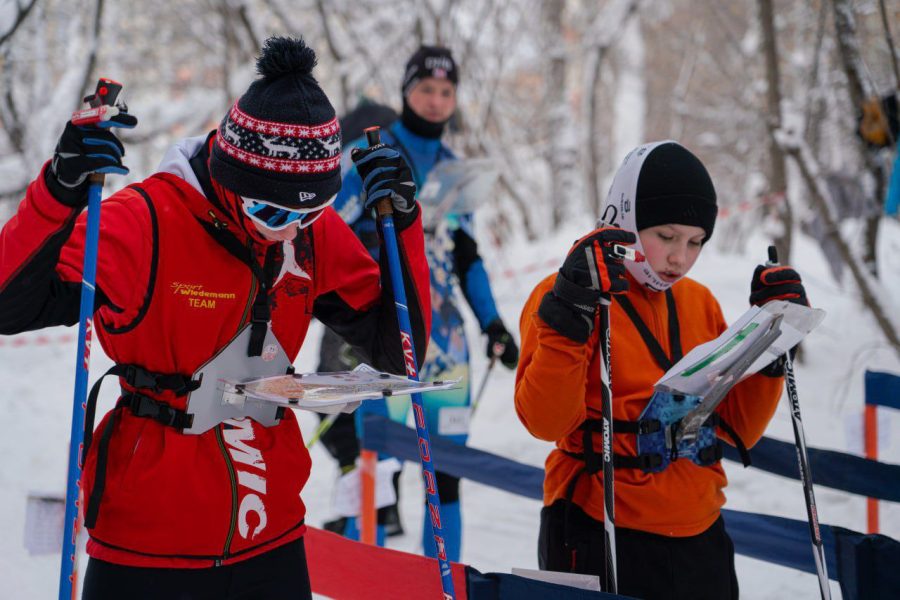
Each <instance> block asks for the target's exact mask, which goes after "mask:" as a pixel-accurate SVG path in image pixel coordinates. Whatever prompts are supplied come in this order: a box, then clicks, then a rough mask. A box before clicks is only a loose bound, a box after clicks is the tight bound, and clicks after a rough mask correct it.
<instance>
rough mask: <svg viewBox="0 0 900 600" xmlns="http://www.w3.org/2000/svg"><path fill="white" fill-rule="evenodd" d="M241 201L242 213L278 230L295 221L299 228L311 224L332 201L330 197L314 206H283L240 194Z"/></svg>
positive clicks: (266, 226) (260, 223) (268, 227)
mask: <svg viewBox="0 0 900 600" xmlns="http://www.w3.org/2000/svg"><path fill="white" fill-rule="evenodd" d="M241 200H242V201H243V209H244V214H246V215H247V216H248V217H250V218H251V219H252V220H253V221H255V222H256V223H258V224H259V225H262V226H263V227H265V228H267V229H272V230H274V231H278V230H280V229H284V228H285V227H287V226H289V225H292V224H294V223H296V224H297V225H298V226H299V227H300V229H303V228H304V227H308V226H310V225H312V223H313V222H314V221H315V220H316V219H318V218H319V217H320V216H322V213H323V212H324V211H325V208H326V207H327V206H329V205H330V204H331V203H332V202H334V198H333V197H332V198H331V199H330V200H328V202H325V203H324V204H320V205H319V206H316V207H315V208H285V207H284V206H279V205H278V204H273V203H271V202H266V201H265V200H256V199H254V198H246V197H244V196H241Z"/></svg>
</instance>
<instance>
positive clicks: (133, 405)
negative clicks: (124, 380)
mask: <svg viewBox="0 0 900 600" xmlns="http://www.w3.org/2000/svg"><path fill="white" fill-rule="evenodd" d="M116 408H127V409H128V410H130V411H131V414H133V415H134V416H136V417H140V418H142V419H153V420H154V421H156V422H157V423H159V424H160V425H165V426H166V427H174V428H175V429H178V430H179V431H180V430H182V429H185V428H187V427H190V426H191V425H193V423H194V415H191V414H189V413H187V412H185V411H183V410H180V409H177V408H175V407H173V406H172V405H170V404H167V403H165V402H162V401H160V400H157V399H156V398H151V397H150V396H145V395H144V394H138V393H135V392H132V393H129V394H124V395H123V396H122V397H121V398H119V402H118V403H117V404H116Z"/></svg>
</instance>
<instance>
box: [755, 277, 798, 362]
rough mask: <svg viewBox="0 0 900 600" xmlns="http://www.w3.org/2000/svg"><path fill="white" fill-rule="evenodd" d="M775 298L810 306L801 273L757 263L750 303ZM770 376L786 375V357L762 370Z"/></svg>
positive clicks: (759, 302)
mask: <svg viewBox="0 0 900 600" xmlns="http://www.w3.org/2000/svg"><path fill="white" fill-rule="evenodd" d="M773 300H787V301H788V302H793V303H794V304H800V305H803V306H809V299H808V298H807V297H806V289H805V288H804V287H803V282H802V281H801V280H800V274H799V273H798V272H797V271H795V270H794V269H792V268H791V267H787V266H780V265H777V266H766V265H757V266H756V270H755V271H753V281H752V282H751V283H750V304H752V305H754V306H762V305H763V304H765V303H767V302H772V301H773ZM790 353H791V358H793V357H794V355H795V354H796V353H797V347H796V346H795V347H793V348H791V350H790ZM760 373H762V374H763V375H766V376H768V377H782V376H783V375H784V358H779V359H777V360H775V361H774V362H773V363H772V364H770V365H768V366H767V367H765V368H764V369H762V370H761V371H760Z"/></svg>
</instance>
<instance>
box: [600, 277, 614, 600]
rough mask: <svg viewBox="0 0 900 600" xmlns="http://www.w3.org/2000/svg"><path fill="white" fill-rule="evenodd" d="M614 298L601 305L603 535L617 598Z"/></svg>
mask: <svg viewBox="0 0 900 600" xmlns="http://www.w3.org/2000/svg"><path fill="white" fill-rule="evenodd" d="M610 302H611V301H610V297H609V295H608V294H604V295H603V298H602V299H601V301H600V416H601V418H602V420H603V534H604V542H605V544H604V546H605V548H606V591H607V592H609V593H611V594H615V593H616V590H617V588H618V583H617V579H616V495H615V474H614V467H613V451H612V439H613V413H612V377H611V376H610V354H609V338H610V332H609V305H610Z"/></svg>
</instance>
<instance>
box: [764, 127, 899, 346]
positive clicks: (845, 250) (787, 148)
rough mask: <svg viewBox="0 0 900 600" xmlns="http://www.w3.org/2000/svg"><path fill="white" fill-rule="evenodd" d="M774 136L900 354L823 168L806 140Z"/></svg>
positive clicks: (781, 133)
mask: <svg viewBox="0 0 900 600" xmlns="http://www.w3.org/2000/svg"><path fill="white" fill-rule="evenodd" d="M772 136H773V137H774V138H775V141H776V142H777V143H778V145H779V146H780V147H781V149H782V150H783V151H784V152H785V153H787V154H788V155H789V156H790V157H791V158H793V159H794V161H795V162H796V163H797V166H798V167H799V169H800V174H801V175H802V177H803V181H804V182H805V183H806V186H807V188H809V191H810V195H811V196H812V200H813V202H814V203H815V205H816V208H817V209H818V211H819V214H820V215H821V216H822V219H823V220H824V222H825V235H827V236H828V237H829V238H830V239H831V240H832V241H833V242H834V243H835V245H836V246H837V248H838V252H839V253H840V255H841V258H842V259H843V260H844V263H845V264H846V265H847V267H848V268H849V269H850V273H852V275H853V279H854V281H856V285H857V286H858V287H859V291H860V293H861V295H862V301H863V304H864V305H865V306H866V307H867V308H868V309H869V310H870V311H871V313H872V316H873V317H875V322H876V323H877V324H878V327H879V328H880V329H881V331H882V333H884V337H885V338H887V341H888V343H890V345H891V347H892V348H893V349H894V351H895V352H896V353H897V355H898V356H900V337H898V335H897V330H896V329H895V327H894V324H893V323H892V322H891V320H890V319H889V318H888V316H887V313H885V312H884V309H883V308H882V306H881V304H880V303H879V302H878V298H877V297H876V296H875V294H874V293H873V291H872V286H871V284H870V278H869V277H868V276H867V275H866V274H865V273H864V272H863V270H862V269H861V268H860V266H859V262H860V261H859V260H857V259H856V258H855V257H854V256H853V253H852V252H851V250H850V246H849V245H848V244H847V242H845V241H844V238H843V237H842V236H841V232H840V229H838V223H837V219H835V217H834V215H832V213H831V206H832V204H833V203H832V202H831V201H830V193H829V191H828V187H827V186H826V185H825V182H824V181H823V180H822V178H821V176H820V173H821V169H820V167H819V165H818V163H817V162H816V159H815V158H814V157H813V154H812V152H811V151H810V149H809V146H807V145H806V142H804V141H803V140H802V139H799V138H797V137H794V136H791V135H790V134H788V133H785V132H784V131H782V130H778V131H773V132H772Z"/></svg>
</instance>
